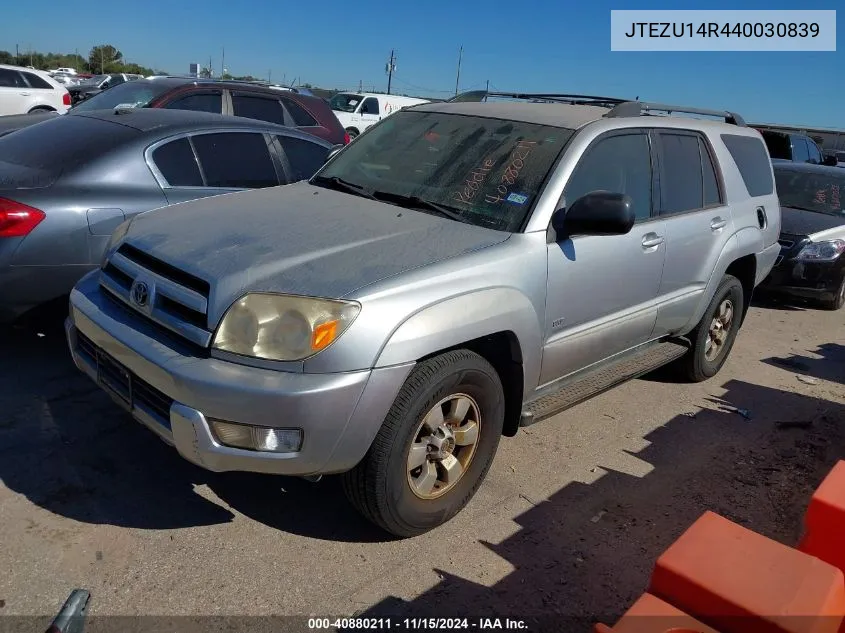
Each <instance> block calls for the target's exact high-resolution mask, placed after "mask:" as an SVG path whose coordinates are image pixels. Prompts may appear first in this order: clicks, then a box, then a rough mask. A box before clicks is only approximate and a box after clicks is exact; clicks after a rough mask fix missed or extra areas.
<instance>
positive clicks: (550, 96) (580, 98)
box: [446, 90, 627, 108]
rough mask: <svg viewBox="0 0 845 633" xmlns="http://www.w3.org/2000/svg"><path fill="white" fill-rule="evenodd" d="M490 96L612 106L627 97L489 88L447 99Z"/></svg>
mask: <svg viewBox="0 0 845 633" xmlns="http://www.w3.org/2000/svg"><path fill="white" fill-rule="evenodd" d="M490 97H494V98H499V99H520V100H524V101H531V102H532V103H566V104H569V105H595V106H601V107H606V108H612V107H614V106H617V105H619V104H620V103H625V102H626V101H627V99H619V98H617V97H598V96H594V95H576V94H566V93H557V92H490V91H488V90H470V91H469V92H462V93H461V94H458V95H455V96H454V97H452V98H451V99H447V100H446V102H447V103H479V102H482V101H487V100H488V99H489V98H490Z"/></svg>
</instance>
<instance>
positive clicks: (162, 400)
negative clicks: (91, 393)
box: [76, 330, 173, 429]
mask: <svg viewBox="0 0 845 633" xmlns="http://www.w3.org/2000/svg"><path fill="white" fill-rule="evenodd" d="M76 340H77V351H78V352H79V354H80V355H82V356H83V357H85V359H86V360H87V361H88V362H89V363H90V364H91V365H92V366H93V367H95V368H96V370H97V381H98V382H99V383H100V385H102V386H103V387H104V388H106V389H107V390H108V391H109V392H111V393H112V394H114V395H115V396H116V397H117V398H118V399H120V400H122V401H123V402H124V403H125V404H126V405H127V406H128V407H129V409H130V410H135V409H140V410H142V411H144V412H145V413H146V414H147V415H149V416H150V417H152V418H153V419H154V420H155V421H156V422H158V423H159V424H161V425H162V426H163V427H165V428H167V429H170V406H171V405H172V404H173V398H170V397H169V396H167V394H165V393H162V392H161V391H159V390H158V389H156V388H155V387H153V386H152V385H151V384H149V383H148V382H146V381H144V380H142V379H141V378H139V377H138V376H136V375H135V374H134V373H133V372H132V371H130V370H129V369H127V368H126V367H124V366H123V365H121V364H120V363H119V362H117V361H116V360H115V359H114V358H112V357H111V356H109V355H108V354H106V353H105V352H104V351H103V350H102V349H100V348H99V347H97V345H96V344H95V343H94V342H93V341H92V340H91V339H89V338H88V337H87V336H85V335H84V334H82V332H80V331H78V330H77V333H76Z"/></svg>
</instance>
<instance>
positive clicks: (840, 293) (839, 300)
mask: <svg viewBox="0 0 845 633" xmlns="http://www.w3.org/2000/svg"><path fill="white" fill-rule="evenodd" d="M844 305H845V274H843V275H842V279H841V280H840V282H839V289H838V290H837V291H836V294H835V295H834V296H833V298H832V299H828V300H827V301H822V307H824V308H825V309H826V310H839V309H841V308H842V306H844Z"/></svg>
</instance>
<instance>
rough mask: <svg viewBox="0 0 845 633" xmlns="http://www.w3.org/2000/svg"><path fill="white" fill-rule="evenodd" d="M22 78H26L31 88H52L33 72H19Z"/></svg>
mask: <svg viewBox="0 0 845 633" xmlns="http://www.w3.org/2000/svg"><path fill="white" fill-rule="evenodd" d="M21 74H22V75H23V76H24V78H25V79H26V81H27V83H28V84H29V86H30V87H31V88H37V89H38V90H52V89H53V86H51V85H50V84H49V83H47V82H46V81H45V80H44V79H42V78H41V77H39V76H38V75H36V74H35V73H21Z"/></svg>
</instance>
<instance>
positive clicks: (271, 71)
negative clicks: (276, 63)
mask: <svg viewBox="0 0 845 633" xmlns="http://www.w3.org/2000/svg"><path fill="white" fill-rule="evenodd" d="M272 76H273V69H272V68H271V69H270V70H268V71H267V83H268V84H269V83H270V77H272Z"/></svg>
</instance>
